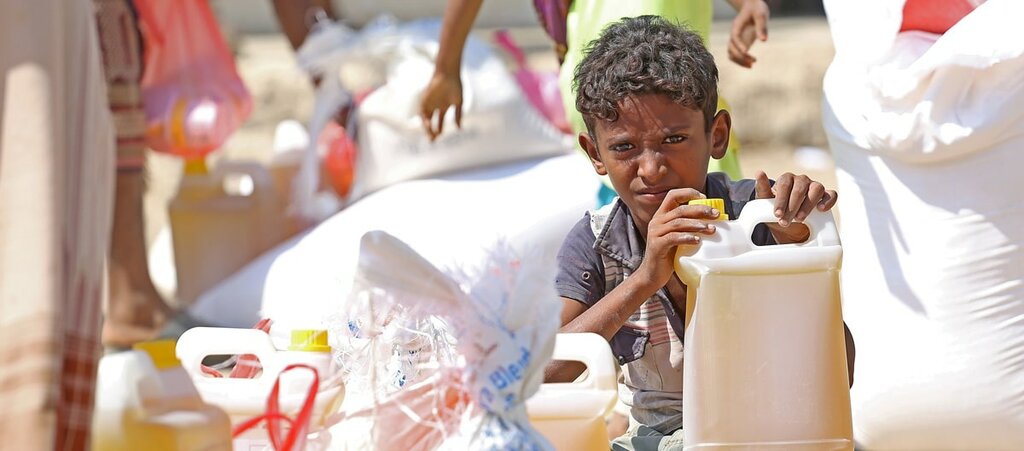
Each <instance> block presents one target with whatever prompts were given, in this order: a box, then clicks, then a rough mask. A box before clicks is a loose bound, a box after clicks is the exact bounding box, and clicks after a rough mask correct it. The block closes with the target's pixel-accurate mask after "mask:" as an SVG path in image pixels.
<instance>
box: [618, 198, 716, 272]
mask: <svg viewBox="0 0 1024 451" xmlns="http://www.w3.org/2000/svg"><path fill="white" fill-rule="evenodd" d="M704 197H705V196H704V195H703V194H701V193H700V192H699V191H697V190H695V189H692V188H680V189H674V190H671V191H669V192H668V194H667V195H666V196H665V199H664V200H662V201H661V207H659V208H658V211H657V212H655V213H654V217H653V218H651V222H650V224H648V225H647V248H646V250H645V252H644V260H643V262H642V263H640V267H639V268H637V274H640V275H641V277H643V278H644V280H646V281H648V282H649V283H651V286H655V287H658V288H661V287H663V286H665V284H667V283H668V281H669V278H671V277H672V272H673V271H674V268H675V266H674V264H673V262H674V260H675V256H676V247H678V246H680V245H684V244H688V245H693V244H699V243H700V241H701V238H700V235H711V234H713V233H715V226H714V224H711V223H710V221H713V220H714V219H715V218H717V217H718V215H719V214H721V213H724V212H720V211H718V210H717V209H714V208H711V207H709V206H707V205H687V202H689V201H691V200H693V199H703V198H704Z"/></svg>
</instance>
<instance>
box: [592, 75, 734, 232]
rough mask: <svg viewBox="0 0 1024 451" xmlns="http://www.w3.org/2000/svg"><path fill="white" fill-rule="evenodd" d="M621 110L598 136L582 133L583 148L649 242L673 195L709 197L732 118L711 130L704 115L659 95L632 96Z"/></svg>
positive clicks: (718, 118)
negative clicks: (710, 178)
mask: <svg viewBox="0 0 1024 451" xmlns="http://www.w3.org/2000/svg"><path fill="white" fill-rule="evenodd" d="M616 108H617V110H618V112H619V117H618V119H617V120H615V121H613V122H609V121H602V120H596V121H595V124H594V130H593V131H594V134H595V135H596V136H594V137H591V136H590V135H589V134H587V133H581V134H580V137H579V139H580V145H581V146H582V147H583V148H584V149H585V150H586V151H587V154H588V155H589V156H590V161H591V163H593V165H594V170H596V171H597V173H598V174H601V175H608V178H609V179H610V180H611V182H612V187H613V188H615V191H616V192H617V193H618V194H619V197H621V198H622V201H623V202H625V204H626V206H627V207H629V210H630V213H631V214H632V215H633V219H634V221H636V223H637V226H638V227H639V228H640V230H641V233H643V235H644V236H645V237H646V236H647V225H648V224H649V223H650V221H651V218H652V217H653V216H654V213H655V212H656V211H657V210H658V207H660V206H661V202H662V200H664V199H665V195H666V194H667V193H668V191H669V190H672V189H676V188H693V189H696V190H698V191H700V192H702V193H703V192H704V184H705V181H706V180H707V174H708V162H709V161H710V158H711V157H714V158H716V159H717V158H722V157H723V156H725V149H726V147H728V145H729V127H731V125H732V124H731V119H730V118H729V114H728V113H727V112H725V111H720V112H719V113H718V114H717V115H715V118H714V121H713V122H712V125H711V130H710V131H708V130H706V129H705V127H704V113H703V112H701V111H699V110H696V109H693V108H689V107H685V106H683V105H680V104H678V103H676V102H673V101H672V99H671V98H669V97H668V96H666V95H663V94H656V93H648V94H639V95H630V96H627V97H626V98H624V99H622V100H621V101H619V103H618V104H617V105H616Z"/></svg>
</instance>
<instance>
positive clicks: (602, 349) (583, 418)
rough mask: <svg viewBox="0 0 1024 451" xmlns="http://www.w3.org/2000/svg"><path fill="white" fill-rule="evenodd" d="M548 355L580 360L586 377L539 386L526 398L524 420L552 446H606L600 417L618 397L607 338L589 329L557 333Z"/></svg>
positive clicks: (562, 449) (562, 450)
mask: <svg viewBox="0 0 1024 451" xmlns="http://www.w3.org/2000/svg"><path fill="white" fill-rule="evenodd" d="M552 359H553V360H571V361H578V362H583V364H584V365H586V366H587V375H586V376H585V377H584V378H582V379H580V380H577V381H575V382H572V383H551V384H543V385H541V387H540V390H538V391H537V393H536V394H534V395H533V396H532V397H531V398H530V399H528V400H527V401H526V410H527V412H528V413H529V415H530V424H532V425H533V427H534V428H536V429H537V431H538V432H540V433H541V434H542V435H544V437H545V438H547V439H548V441H550V442H551V444H552V445H554V446H555V449H556V450H559V451H576V450H579V451H584V450H607V449H608V430H607V429H606V427H605V420H604V418H605V415H607V414H608V412H610V411H611V409H612V407H613V406H614V405H615V399H616V396H618V391H617V387H618V385H617V384H616V374H615V370H616V367H617V364H616V363H615V357H614V356H613V355H612V351H611V348H610V347H609V346H608V342H607V341H605V339H604V338H602V337H601V336H600V335H597V334H592V333H573V334H558V335H557V336H556V338H555V351H554V354H553V355H552Z"/></svg>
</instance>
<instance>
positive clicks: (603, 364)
mask: <svg viewBox="0 0 1024 451" xmlns="http://www.w3.org/2000/svg"><path fill="white" fill-rule="evenodd" d="M551 359H552V360H572V361H577V362H583V364H584V365H586V366H587V370H588V374H587V377H585V378H583V379H582V380H578V381H576V382H572V383H568V384H557V383H556V384H545V385H546V386H548V387H549V388H550V389H555V390H557V389H559V388H560V387H565V388H572V389H579V388H585V389H590V390H600V391H606V390H611V391H615V390H617V389H618V385H617V382H616V380H617V379H616V374H615V370H616V367H617V366H618V364H617V363H616V362H615V357H614V356H613V355H612V349H611V347H609V346H608V341H606V340H605V339H604V338H603V337H601V336H600V335H598V334H595V333H589V332H587V333H562V334H558V335H556V336H555V351H554V353H553V354H552V356H551Z"/></svg>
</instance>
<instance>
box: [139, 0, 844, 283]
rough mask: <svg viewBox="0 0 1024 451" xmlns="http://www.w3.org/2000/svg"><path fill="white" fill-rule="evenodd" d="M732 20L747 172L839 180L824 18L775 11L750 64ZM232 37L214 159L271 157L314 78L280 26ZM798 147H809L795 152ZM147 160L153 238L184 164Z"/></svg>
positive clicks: (532, 57)
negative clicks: (233, 108)
mask: <svg viewBox="0 0 1024 451" xmlns="http://www.w3.org/2000/svg"><path fill="white" fill-rule="evenodd" d="M728 26H729V23H728V22H721V23H716V24H715V26H714V28H713V31H712V36H711V40H710V46H711V49H712V53H713V54H714V55H715V58H716V60H717V61H718V64H719V67H720V72H721V83H720V90H721V93H722V94H723V95H724V96H725V98H726V99H727V100H728V101H729V103H730V104H731V106H732V110H733V116H734V121H733V122H734V126H735V128H736V130H737V133H738V135H739V137H740V141H741V143H742V145H743V147H742V149H741V157H740V161H741V165H742V167H743V171H744V173H745V175H747V176H753V175H754V174H756V172H757V170H764V171H766V172H767V173H768V175H769V176H772V177H774V176H777V175H779V174H781V173H783V172H785V171H790V172H794V173H806V174H808V175H811V176H812V177H815V178H817V179H818V180H821V181H823V182H824V183H825V184H826V185H827V186H834V179H835V178H834V174H833V172H832V162H831V159H830V157H829V156H828V153H827V151H823V150H821V149H822V148H825V144H826V143H825V137H824V132H823V131H822V129H821V120H820V109H821V80H822V75H823V74H824V71H825V68H826V67H827V66H828V64H829V62H830V61H831V59H832V44H831V38H830V36H829V33H828V26H827V24H826V23H825V20H824V18H799V19H777V20H773V21H772V22H771V25H770V31H769V33H770V35H769V40H768V42H765V43H760V42H759V43H757V44H756V45H755V47H754V49H753V54H754V55H755V56H756V57H757V58H758V62H757V63H756V64H755V65H754V68H753V69H752V70H747V69H744V68H741V67H739V66H737V65H735V64H733V63H732V62H730V61H728V58H727V57H726V52H725V48H726V42H727V39H728ZM491 31H492V30H478V31H477V34H478V36H480V37H481V38H484V39H489V37H490V35H491ZM511 31H512V34H513V36H514V37H515V38H516V40H517V41H518V42H519V44H520V45H521V46H522V47H523V48H524V50H526V52H527V54H528V60H529V64H530V65H531V66H532V67H533V68H536V69H538V70H555V69H556V67H557V62H556V60H555V57H554V54H553V53H552V52H551V47H550V44H549V41H548V40H547V38H546V36H545V35H544V34H543V32H542V31H541V30H540V29H539V28H524V29H514V30H511ZM232 41H233V42H234V43H235V47H236V51H237V64H238V69H239V72H240V73H241V76H242V78H243V79H244V81H245V83H246V85H247V86H248V87H249V89H250V91H251V93H252V95H253V106H254V108H253V113H252V115H251V117H250V118H249V120H248V121H247V122H246V123H245V125H244V126H243V127H242V129H240V130H239V131H238V132H237V133H236V134H235V135H233V136H232V138H231V139H230V140H229V141H228V142H227V143H226V145H225V147H224V148H223V149H222V150H221V151H219V152H217V153H216V154H214V155H213V156H212V157H211V160H213V161H215V160H217V159H220V158H228V159H253V160H257V161H263V162H266V161H268V160H269V158H270V155H271V149H272V142H273V133H274V129H275V127H276V126H277V124H278V122H280V121H282V120H284V119H297V120H299V121H302V122H305V121H306V120H307V119H308V116H309V111H310V109H311V107H312V100H313V99H312V96H313V91H312V87H311V86H310V84H309V82H308V80H307V77H306V76H305V74H303V73H302V72H300V71H299V70H298V69H297V68H296V67H295V65H294V57H293V53H292V50H291V47H290V46H289V45H288V43H287V41H286V40H285V39H284V36H283V35H280V34H264V35H243V36H237V37H235V38H234V39H232ZM808 146H809V147H810V149H808V148H807V147H808ZM800 148H804V149H803V150H799V151H798V149H800ZM148 167H149V172H148V175H149V183H150V187H149V191H148V192H147V195H146V206H145V209H146V226H147V227H146V232H147V238H148V239H149V240H150V242H152V240H153V238H154V237H155V236H156V234H157V232H158V231H159V230H160V229H161V228H162V227H165V225H166V223H167V202H168V201H169V200H170V199H171V198H172V197H173V195H174V193H175V191H176V190H177V184H178V181H179V180H180V177H181V163H180V161H178V160H177V159H176V158H174V157H169V156H166V155H159V154H152V153H151V155H150V156H149V161H148ZM154 276H157V275H154Z"/></svg>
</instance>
